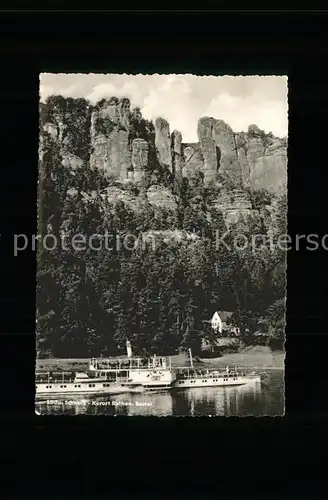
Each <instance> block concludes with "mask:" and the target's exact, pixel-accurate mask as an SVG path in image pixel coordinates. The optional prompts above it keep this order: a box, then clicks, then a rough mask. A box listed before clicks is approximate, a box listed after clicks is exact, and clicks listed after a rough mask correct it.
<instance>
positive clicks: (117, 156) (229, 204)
mask: <svg viewBox="0 0 328 500" xmlns="http://www.w3.org/2000/svg"><path fill="white" fill-rule="evenodd" d="M58 99H59V100H58V102H57V101H56V100H55V98H53V102H52V104H51V105H52V108H51V113H50V112H48V113H46V114H45V116H46V118H45V119H43V122H42V120H41V122H42V123H41V131H42V132H43V133H46V134H48V136H50V137H51V138H52V140H53V141H55V142H56V143H57V144H58V145H59V149H60V153H61V161H62V164H63V166H64V167H66V168H68V169H70V170H71V171H72V172H73V171H75V170H77V169H80V168H88V166H89V168H91V169H99V170H100V171H102V172H103V173H104V175H105V178H107V180H108V183H109V191H108V192H107V194H106V196H108V197H112V198H113V199H116V200H121V201H125V202H126V203H127V204H128V205H130V206H131V207H132V208H133V207H135V206H137V205H136V199H137V198H138V199H139V198H140V199H141V195H140V194H139V197H138V196H137V195H136V196H134V195H131V192H132V191H128V190H125V189H124V186H123V185H124V184H125V183H139V189H140V188H142V189H144V191H143V195H142V196H143V199H144V200H148V202H149V203H150V204H151V205H153V206H155V207H156V206H158V207H164V208H169V209H171V210H174V209H175V208H176V207H177V198H176V196H175V195H174V194H173V183H174V182H175V183H180V184H181V183H182V181H183V178H185V179H186V180H188V181H189V183H190V185H191V186H192V188H195V186H197V189H196V191H197V190H198V193H196V194H198V195H199V196H200V198H202V196H203V192H204V189H205V190H206V189H212V190H213V192H214V195H213V197H212V201H211V203H212V206H214V207H216V208H218V209H219V210H221V211H222V212H223V214H224V216H225V218H226V220H227V221H230V222H233V221H236V220H238V218H240V217H242V218H245V217H246V218H247V217H248V216H250V215H251V216H258V213H257V212H256V211H254V210H253V208H252V204H251V201H250V199H249V198H247V190H248V188H251V189H253V190H259V189H265V190H267V191H269V192H270V193H272V194H274V195H278V196H281V195H283V194H284V193H286V189H287V141H286V139H279V138H276V137H274V136H273V135H272V134H265V133H264V132H263V131H261V130H260V129H259V128H258V127H257V126H256V125H251V126H250V127H249V128H248V131H247V132H241V133H234V132H233V131H232V129H231V127H230V126H229V125H228V124H226V123H225V122H224V121H223V120H219V119H214V118H212V117H202V118H200V119H199V121H198V126H197V134H198V142H197V143H192V144H187V143H183V142H182V141H183V138H182V135H181V133H180V132H178V131H176V130H174V131H173V132H172V134H171V136H170V127H169V124H168V122H167V121H166V120H165V119H164V118H157V119H156V120H155V123H154V129H151V130H154V131H155V133H154V135H152V134H153V132H151V134H149V133H148V134H147V133H146V132H145V130H146V129H142V127H141V128H139V129H138V130H137V129H136V127H137V125H136V124H135V122H133V119H132V118H131V116H132V115H131V110H130V101H129V100H128V99H124V98H123V99H117V98H111V99H108V100H103V101H101V102H100V103H99V104H98V105H97V106H96V107H94V108H91V106H90V105H87V104H84V108H83V109H84V115H83V113H82V112H81V111H79V110H78V111H77V112H76V113H75V114H74V116H73V118H72V116H71V115H70V114H69V113H68V112H67V110H66V108H65V106H66V104H63V103H64V102H65V100H64V99H63V98H58ZM60 99H61V100H60ZM79 105H80V104H79ZM61 106H62V108H61ZM88 106H89V107H88ZM74 120H75V121H74ZM142 120H143V119H142V117H141V115H140V116H139V121H138V123H139V124H140V123H141V121H142ZM75 122H76V124H74V123H75ZM83 134H84V136H83ZM81 144H82V145H84V148H85V149H87V150H88V151H89V156H86V155H85V151H84V152H83V151H82V149H81V148H82V147H81ZM79 145H80V146H79ZM79 148H80V150H79ZM42 155H43V140H42V134H41V138H40V159H42ZM165 173H166V174H165ZM167 174H169V175H168V176H167ZM163 175H164V176H165V175H166V181H165V182H164V180H163V179H164V177H163ZM113 183H114V184H115V187H113V185H112V184H113ZM168 183H171V187H170V185H169V184H168ZM120 184H121V185H122V186H121V187H120ZM139 201H140V200H139Z"/></svg>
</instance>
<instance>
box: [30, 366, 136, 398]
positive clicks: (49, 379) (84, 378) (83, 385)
mask: <svg viewBox="0 0 328 500" xmlns="http://www.w3.org/2000/svg"><path fill="white" fill-rule="evenodd" d="M35 388H36V397H42V396H45V397H50V396H74V395H77V394H81V395H88V394H90V395H97V394H99V395H102V394H122V393H125V392H131V390H132V391H133V392H142V387H141V386H139V387H138V386H135V387H134V388H130V387H128V386H126V385H125V381H124V380H119V379H116V380H115V381H109V380H107V379H106V378H105V377H89V376H88V375H87V374H86V373H82V372H79V373H76V374H75V375H74V374H72V373H70V372H69V373H68V372H60V373H37V374H36V385H35Z"/></svg>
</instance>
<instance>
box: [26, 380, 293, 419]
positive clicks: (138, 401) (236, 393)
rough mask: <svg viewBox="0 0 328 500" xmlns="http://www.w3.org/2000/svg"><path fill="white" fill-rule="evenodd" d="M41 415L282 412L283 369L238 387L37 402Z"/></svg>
mask: <svg viewBox="0 0 328 500" xmlns="http://www.w3.org/2000/svg"><path fill="white" fill-rule="evenodd" d="M36 410H37V411H39V412H40V413H41V414H43V415H53V414H56V415H79V414H84V415H124V416H157V417H168V416H209V415H211V416H226V417H229V416H240V417H243V416H265V415H267V416H279V415H283V414H284V373H283V371H278V370H272V371H268V372H266V373H264V374H262V382H261V383H259V382H252V383H250V384H247V385H243V386H239V387H206V388H195V389H184V390H177V391H163V392H155V393H146V394H121V395H116V396H107V397H102V398H99V397H97V398H94V399H90V398H89V399H81V397H75V398H74V399H73V398H71V399H70V400H66V401H64V400H62V401H58V400H54V399H53V400H48V401H45V402H38V403H36Z"/></svg>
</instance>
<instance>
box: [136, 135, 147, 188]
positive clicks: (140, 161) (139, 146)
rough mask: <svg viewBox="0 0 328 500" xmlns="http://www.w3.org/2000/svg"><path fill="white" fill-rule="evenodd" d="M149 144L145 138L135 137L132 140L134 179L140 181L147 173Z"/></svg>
mask: <svg viewBox="0 0 328 500" xmlns="http://www.w3.org/2000/svg"><path fill="white" fill-rule="evenodd" d="M148 152H149V144H148V142H147V141H145V140H144V139H134V141H133V142H132V167H133V173H134V175H133V180H134V181H135V182H139V181H141V180H142V178H143V177H144V174H145V169H146V167H147V165H148Z"/></svg>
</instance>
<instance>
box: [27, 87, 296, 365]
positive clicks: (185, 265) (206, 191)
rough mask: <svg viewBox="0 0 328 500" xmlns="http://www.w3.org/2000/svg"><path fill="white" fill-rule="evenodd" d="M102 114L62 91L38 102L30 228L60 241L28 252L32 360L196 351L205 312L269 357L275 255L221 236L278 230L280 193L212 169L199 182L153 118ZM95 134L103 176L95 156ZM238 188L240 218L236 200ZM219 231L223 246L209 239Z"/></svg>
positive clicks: (276, 327)
mask: <svg viewBox="0 0 328 500" xmlns="http://www.w3.org/2000/svg"><path fill="white" fill-rule="evenodd" d="M105 105H106V102H105V101H102V102H100V103H98V105H97V106H91V104H90V103H88V102H87V101H86V100H84V99H64V98H62V97H61V96H54V97H51V98H49V99H48V100H47V102H46V103H45V104H41V105H40V156H39V207H38V233H39V234H40V235H41V237H42V238H44V237H45V236H46V235H47V234H51V235H53V237H54V238H56V239H57V241H58V242H62V241H64V239H65V242H66V243H65V245H63V244H62V243H61V244H57V245H56V247H55V248H54V249H53V250H48V249H47V248H45V245H43V244H42V243H40V244H39V247H38V252H37V262H38V271H37V302H36V306H37V351H38V355H39V356H42V357H44V356H54V357H74V358H77V357H86V356H99V355H100V354H102V355H106V354H107V355H115V354H120V353H122V352H124V351H125V341H126V339H129V340H131V341H132V343H133V346H134V350H135V351H136V352H139V353H140V354H141V353H149V352H153V351H156V352H157V353H158V354H160V353H163V354H172V353H174V352H177V351H178V350H179V349H183V348H188V347H192V348H193V351H194V352H195V354H196V353H198V352H199V351H200V347H201V340H202V338H204V337H205V338H208V339H209V341H210V340H211V335H212V333H211V331H210V328H209V325H208V324H207V323H205V322H204V320H208V319H210V317H211V316H212V315H213V313H214V311H215V310H217V309H219V310H225V311H232V312H233V315H232V317H231V320H232V323H233V324H234V325H236V326H238V327H239V328H240V332H241V338H242V340H243V342H245V343H251V344H253V343H254V342H256V337H255V336H254V333H256V332H258V331H260V332H262V333H266V334H267V337H266V338H267V343H268V345H270V346H271V347H272V348H273V349H281V348H282V346H283V342H284V314H285V293H286V292H285V286H286V277H285V271H286V253H285V252H284V251H282V250H279V249H277V248H276V247H274V248H272V247H270V246H269V245H266V246H264V245H263V244H262V246H261V248H260V246H259V244H258V245H257V247H256V245H255V247H254V245H248V246H247V247H246V248H245V249H244V250H243V249H242V248H241V247H242V244H241V245H240V246H239V248H236V245H233V241H234V238H235V237H236V236H237V235H240V234H241V233H242V234H243V235H244V236H245V237H246V238H248V241H251V237H252V235H255V234H256V235H263V237H264V236H268V235H269V234H272V235H276V236H277V235H279V234H285V233H286V231H287V229H286V212H287V205H286V194H285V193H283V194H281V193H278V194H277V193H273V192H269V190H266V189H263V188H262V189H254V187H252V185H251V184H249V183H248V184H247V183H244V184H243V185H242V186H241V185H240V183H239V181H238V183H237V184H238V185H237V184H236V185H234V183H235V182H237V181H236V176H235V174H234V175H232V176H231V175H230V176H229V171H228V169H226V171H222V172H221V170H220V164H219V163H218V169H217V171H216V172H215V173H214V176H212V177H211V179H210V180H209V181H206V179H207V178H208V170H207V171H205V174H204V173H203V172H202V168H201V167H197V168H195V169H194V170H193V171H192V174H191V173H190V172H191V170H192V163H191V160H190V162H189V164H187V160H186V158H187V159H188V158H189V156H188V157H187V153H188V151H187V150H188V148H189V149H190V148H192V147H194V148H195V151H196V146H195V145H182V148H184V149H183V151H187V153H186V154H185V155H184V156H181V158H180V157H179V156H177V155H178V154H179V153H177V149H176V147H175V142H174V141H175V138H176V134H175V135H174V136H173V134H172V136H171V138H170V141H172V142H171V146H170V148H172V149H171V150H170V151H169V152H168V154H169V155H171V160H168V161H165V155H167V150H165V148H164V146H165V144H164V142H162V143H161V135H160V133H162V131H163V124H162V123H161V124H160V127H159V125H158V123H157V124H153V123H150V122H147V121H146V120H144V119H143V118H142V116H141V113H140V111H139V110H138V109H137V110H136V109H132V110H131V109H130V106H129V104H128V105H127V103H126V102H122V101H119V100H117V99H115V98H113V100H111V101H110V103H109V105H110V106H111V107H109V108H108V109H110V110H111V111H110V113H109V114H107V116H105V117H104V116H99V110H102V109H104V106H105ZM113 110H114V111H113ZM122 110H123V111H122ZM95 117H96V118H98V119H97V121H95ZM159 128H160V132H157V130H159ZM165 134H166V132H165ZM165 134H164V137H166V135H165ZM100 139H101V140H102V141H103V142H102V144H105V149H106V148H107V149H106V155H107V156H106V158H105V160H104V161H105V162H106V163H104V164H105V166H106V168H103V167H102V166H101V164H100V163H99V161H100V160H99V158H100V156H99V158H98V157H97V158H96V157H95V156H94V155H95V154H96V152H97V151H96V148H97V147H98V144H99V143H100V142H99V141H100ZM262 139H263V134H262ZM262 139H261V140H262ZM264 139H265V140H269V141H270V140H271V137H270V136H269V139H268V138H267V136H265V137H264ZM247 140H248V141H251V140H253V139H252V138H251V133H250V137H249V138H247ZM97 141H98V142H97ZM200 144H202V143H201V141H200ZM248 144H250V142H249V143H248ZM197 147H198V146H197ZM99 148H100V146H99ZM109 148H112V149H111V150H109ZM123 148H125V149H124V150H123ZM138 148H139V149H138ZM99 151H100V153H99V155H101V154H103V153H102V150H101V149H99ZM108 151H109V152H108ZM122 151H123V153H124V156H122V154H123V153H122V154H121V152H122ZM202 151H203V153H202ZM202 151H200V150H199V151H198V150H197V154H199V155H201V154H202V155H203V156H202V158H203V160H202V161H205V160H206V154H205V153H206V152H204V151H205V150H202ZM222 151H223V149H222ZM114 153H115V154H116V156H115V155H114ZM188 154H189V153H188ZM119 155H120V156H119ZM220 155H221V166H222V165H223V163H222V158H223V153H222V152H221V153H220ZM122 158H123V160H122ZM204 158H205V160H204ZM180 160H181V162H180ZM188 161H189V160H188ZM193 161H194V160H193ZM97 162H98V163H97ZM111 162H112V163H111ZM180 163H181V164H180ZM205 163H206V161H205ZM117 165H119V169H118V168H117ZM206 165H208V163H206ZM122 172H124V175H123V174H122ZM241 192H242V196H243V199H245V200H247V203H248V205H247V206H246V205H245V207H246V208H244V209H240V205H238V203H237V201H236V200H237V195H238V196H239V197H240V193H241ZM230 194H231V196H230ZM229 197H230V198H229ZM238 199H239V198H238ZM237 212H238V213H237ZM236 213H237V215H236ZM231 215H234V217H232V216H231ZM225 233H227V236H226V237H225V238H224V241H225V244H226V245H227V246H230V248H229V249H227V248H226V247H225V245H223V244H218V235H219V236H222V235H224V234H225ZM105 234H106V235H107V242H108V243H107V245H106V246H107V248H105V245H104V235H105ZM74 235H80V236H81V235H83V236H84V237H85V238H86V239H87V241H88V238H89V237H90V236H91V235H99V236H94V237H93V240H92V241H93V247H94V248H95V247H97V246H99V250H95V249H94V248H93V249H92V248H90V245H88V244H87V245H86V246H85V247H83V248H82V247H81V248H80V249H77V248H74V247H73V245H71V244H70V243H69V242H70V241H71V240H72V237H73V236H74ZM127 235H130V236H129V237H130V240H131V241H132V242H133V237H131V235H134V236H135V241H136V240H137V238H138V242H139V243H138V242H137V243H135V245H134V248H133V245H132V243H128V244H124V243H122V242H124V241H125V242H127V241H128V240H127V239H126V240H124V237H125V236H127ZM147 237H148V240H147ZM44 241H45V240H44ZM48 245H50V239H49V243H48ZM46 246H47V245H46ZM254 248H255V250H254Z"/></svg>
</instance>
